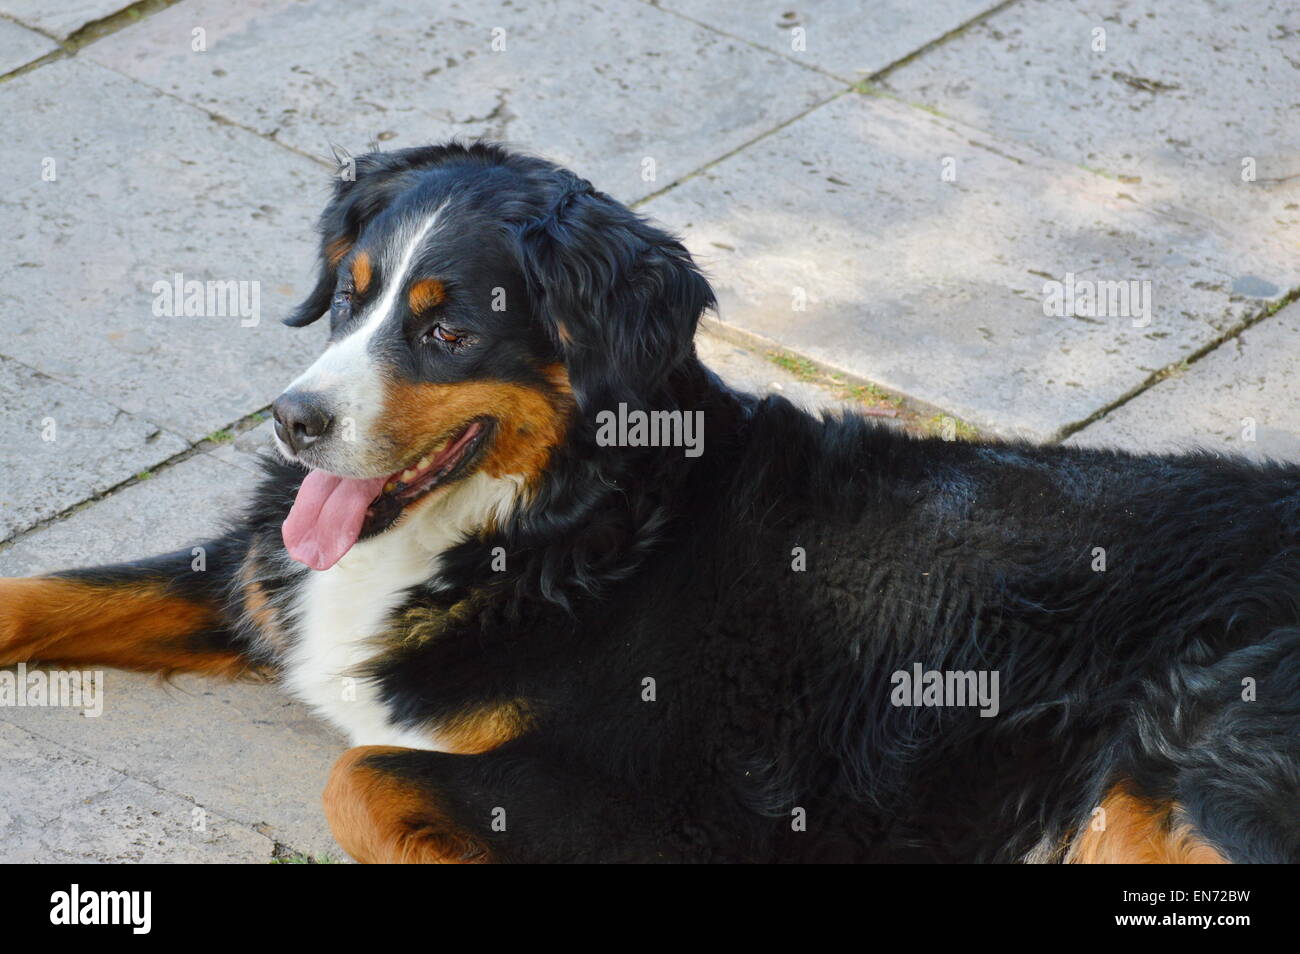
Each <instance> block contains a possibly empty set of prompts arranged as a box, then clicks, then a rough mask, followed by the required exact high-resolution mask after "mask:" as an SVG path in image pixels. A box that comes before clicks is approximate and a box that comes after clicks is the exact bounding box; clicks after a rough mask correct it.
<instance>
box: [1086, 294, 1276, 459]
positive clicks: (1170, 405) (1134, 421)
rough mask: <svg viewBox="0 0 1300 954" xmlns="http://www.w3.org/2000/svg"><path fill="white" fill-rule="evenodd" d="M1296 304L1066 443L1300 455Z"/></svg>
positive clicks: (1260, 455) (1258, 456)
mask: <svg viewBox="0 0 1300 954" xmlns="http://www.w3.org/2000/svg"><path fill="white" fill-rule="evenodd" d="M1297 343H1300V304H1296V305H1288V306H1287V307H1286V308H1284V309H1282V310H1281V311H1280V312H1278V313H1277V314H1276V315H1274V316H1273V317H1271V318H1268V319H1266V320H1265V321H1263V322H1261V323H1260V324H1258V325H1256V326H1255V327H1253V328H1249V329H1247V330H1246V331H1243V332H1242V333H1241V334H1240V335H1238V336H1237V337H1236V338H1234V339H1233V340H1232V341H1229V342H1226V343H1225V344H1223V345H1222V346H1221V347H1218V348H1215V349H1214V350H1213V351H1211V352H1210V353H1209V354H1207V355H1206V356H1205V357H1203V358H1201V359H1200V360H1199V361H1197V362H1195V363H1193V364H1192V365H1191V366H1190V367H1188V368H1187V369H1186V370H1180V371H1178V372H1175V373H1174V374H1173V375H1171V376H1170V377H1168V378H1166V379H1165V380H1163V381H1161V382H1160V383H1158V384H1156V385H1155V386H1154V387H1151V388H1149V389H1148V390H1146V391H1144V392H1143V393H1141V394H1139V395H1138V396H1137V397H1135V398H1134V399H1133V400H1131V401H1128V402H1127V403H1125V404H1123V405H1121V406H1120V407H1117V408H1115V409H1114V410H1112V411H1111V412H1110V413H1108V414H1106V415H1105V416H1104V417H1102V418H1100V419H1099V420H1097V422H1096V423H1094V424H1091V425H1089V426H1088V427H1085V428H1084V429H1083V430H1081V431H1079V432H1078V433H1077V434H1075V435H1073V436H1072V437H1071V438H1070V439H1069V440H1068V441H1066V443H1068V444H1075V445H1080V446H1092V447H1122V448H1124V449H1126V450H1131V451H1133V452H1135V453H1139V454H1150V453H1170V452H1176V451H1191V450H1213V451H1216V452H1218V453H1223V454H1245V455H1246V456H1248V457H1253V458H1256V459H1265V458H1267V459H1272V460H1289V461H1300V387H1298V386H1297V381H1300V347H1297Z"/></svg>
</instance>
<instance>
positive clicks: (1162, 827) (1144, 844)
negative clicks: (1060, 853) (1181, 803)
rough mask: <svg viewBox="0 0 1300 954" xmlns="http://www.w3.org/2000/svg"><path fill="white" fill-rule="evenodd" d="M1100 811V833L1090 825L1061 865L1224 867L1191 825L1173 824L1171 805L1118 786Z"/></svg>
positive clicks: (1223, 861) (1175, 816) (1174, 806)
mask: <svg viewBox="0 0 1300 954" xmlns="http://www.w3.org/2000/svg"><path fill="white" fill-rule="evenodd" d="M1101 808H1102V812H1101V814H1100V815H1099V816H1097V817H1098V818H1099V819H1100V820H1101V822H1102V823H1103V824H1104V825H1105V828H1104V830H1101V831H1097V830H1094V829H1093V828H1092V825H1091V823H1089V825H1088V827H1087V828H1086V829H1085V830H1084V831H1083V833H1082V834H1080V835H1079V837H1078V838H1077V839H1076V840H1075V842H1074V845H1073V846H1072V847H1071V848H1070V853H1069V856H1068V857H1067V859H1066V860H1067V861H1069V862H1071V863H1072V864H1090V865H1099V864H1100V865H1107V864H1109V865H1133V864H1137V865H1197V864H1220V865H1221V864H1227V861H1226V859H1224V857H1223V856H1222V855H1220V854H1219V853H1218V852H1217V851H1215V850H1214V848H1212V847H1211V846H1210V845H1208V844H1206V843H1205V842H1204V841H1203V840H1201V838H1200V837H1199V836H1198V835H1197V834H1196V832H1195V830H1193V828H1192V826H1191V825H1190V824H1188V823H1187V822H1185V821H1179V820H1177V819H1178V814H1179V810H1178V805H1177V804H1176V803H1174V802H1155V801H1150V800H1147V799H1142V798H1138V797H1136V796H1135V795H1132V794H1130V793H1129V792H1128V791H1127V789H1126V788H1125V787H1124V786H1123V785H1117V786H1115V787H1114V788H1112V789H1111V790H1110V792H1108V793H1107V795H1106V797H1105V798H1104V799H1102V803H1101Z"/></svg>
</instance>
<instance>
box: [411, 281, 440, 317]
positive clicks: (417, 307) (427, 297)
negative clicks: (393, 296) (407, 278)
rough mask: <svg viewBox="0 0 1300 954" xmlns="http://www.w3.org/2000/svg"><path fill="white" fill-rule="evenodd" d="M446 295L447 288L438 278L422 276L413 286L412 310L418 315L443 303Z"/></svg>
mask: <svg viewBox="0 0 1300 954" xmlns="http://www.w3.org/2000/svg"><path fill="white" fill-rule="evenodd" d="M446 297H447V290H446V289H445V288H443V287H442V282H440V281H438V279H436V278H422V279H420V281H418V282H416V283H415V284H414V285H412V286H411V293H410V296H409V300H410V304H411V311H412V312H413V313H414V314H417V315H418V314H419V313H420V312H422V311H424V310H425V309H427V308H432V307H433V306H434V305H441V304H442V302H443V300H444V299H445V298H446Z"/></svg>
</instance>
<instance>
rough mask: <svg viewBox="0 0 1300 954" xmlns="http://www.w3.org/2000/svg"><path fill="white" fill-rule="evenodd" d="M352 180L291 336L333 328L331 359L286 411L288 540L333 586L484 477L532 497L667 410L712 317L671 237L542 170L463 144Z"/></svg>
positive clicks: (571, 180) (311, 371)
mask: <svg viewBox="0 0 1300 954" xmlns="http://www.w3.org/2000/svg"><path fill="white" fill-rule="evenodd" d="M346 171H347V172H348V173H349V174H347V175H344V176H341V177H340V180H339V181H338V183H337V184H336V186H335V190H334V197H333V200H332V201H331V203H330V204H329V206H328V207H327V208H326V210H325V212H324V214H323V215H322V217H321V222H320V230H321V233H322V238H321V262H320V273H319V278H318V280H317V283H316V286H315V288H314V289H313V290H312V292H311V294H310V295H309V296H308V297H307V299H306V300H305V301H304V302H303V303H302V304H301V305H300V306H299V307H298V309H297V310H296V311H295V312H294V313H293V315H291V316H290V317H289V318H288V319H287V320H286V323H287V324H290V325H295V326H301V325H306V324H309V323H311V322H313V321H316V320H317V319H319V318H321V317H323V316H325V315H326V314H328V316H329V322H330V342H329V345H328V347H327V348H326V350H325V352H324V353H323V354H322V355H321V356H320V358H319V359H317V361H316V362H315V363H314V364H313V365H312V366H311V367H310V368H308V369H307V370H306V371H305V372H304V373H303V374H302V375H301V376H300V377H299V378H298V379H297V380H296V381H294V382H293V383H292V384H291V385H290V386H289V387H288V388H287V389H286V390H285V392H284V393H283V394H282V395H280V397H279V398H278V399H277V400H276V401H275V404H274V406H273V412H274V418H275V433H276V440H277V444H278V446H279V448H280V450H281V452H282V453H283V454H285V456H287V457H289V458H290V459H291V460H295V461H297V462H299V463H301V464H304V465H306V466H307V467H308V468H310V469H311V473H310V474H308V476H307V478H306V479H305V480H304V481H303V485H302V489H301V490H300V491H299V494H298V498H297V502H296V503H295V506H294V508H293V512H292V513H291V514H290V517H289V520H288V521H286V524H285V541H286V543H287V544H288V545H289V549H290V552H291V553H292V554H293V555H294V556H295V557H296V558H298V559H300V560H302V561H303V562H305V563H308V564H309V565H311V566H314V567H316V568H317V569H324V568H326V567H328V566H330V565H333V563H335V562H337V560H338V559H339V558H340V557H341V556H342V555H343V553H345V552H346V551H347V549H348V548H349V547H351V545H352V544H353V543H355V542H356V541H357V540H358V539H361V538H364V537H369V536H373V535H375V534H378V533H382V532H383V531H385V530H387V529H388V528H389V527H391V526H393V525H394V524H395V523H397V522H398V521H399V520H400V519H402V518H403V517H404V515H406V514H408V513H410V512H412V511H414V510H416V509H417V508H419V507H421V506H423V505H425V504H426V502H427V501H429V500H430V499H432V498H433V497H435V496H441V495H446V494H450V493H453V492H454V491H455V489H456V487H457V485H458V484H461V483H463V482H465V481H466V480H467V478H469V477H471V475H476V474H485V475H487V476H489V477H495V478H503V479H510V480H513V481H514V482H515V484H516V485H517V486H518V487H519V488H520V489H521V491H523V492H526V491H527V489H528V488H530V487H535V486H536V485H537V483H538V482H539V481H540V480H542V479H543V477H544V473H545V470H546V468H547V465H548V462H549V461H550V460H551V457H552V452H553V451H554V449H555V448H556V447H557V446H558V445H560V444H561V443H563V442H564V441H566V440H567V439H568V437H569V434H570V432H571V429H572V427H573V426H574V424H575V422H577V423H580V422H581V421H582V420H584V419H587V418H589V417H591V416H593V415H594V413H595V412H596V411H597V410H599V409H601V408H604V407H609V406H611V405H613V404H615V403H617V402H618V401H620V400H626V401H629V402H631V403H644V402H646V401H648V400H653V398H652V397H651V396H652V395H653V394H654V393H655V392H656V390H657V389H659V388H661V387H662V386H663V383H664V381H665V380H666V379H667V377H668V376H669V375H670V374H671V372H672V370H673V369H674V368H675V367H676V366H678V365H679V364H681V363H682V362H683V361H685V360H686V359H687V358H689V357H690V356H691V355H692V354H693V345H692V339H693V336H694V332H695V327H696V324H697V322H698V320H699V317H700V314H701V313H702V312H703V310H704V309H705V308H707V307H709V306H710V305H712V303H713V296H712V292H711V291H710V289H709V286H708V283H707V282H706V281H705V280H704V278H703V277H702V276H701V275H700V273H699V271H698V270H697V269H696V267H695V265H694V263H693V262H692V261H691V258H690V255H689V254H688V253H687V252H686V250H685V249H684V248H683V247H682V246H681V245H680V244H679V243H678V242H676V241H675V240H674V239H673V238H672V237H671V236H669V235H667V234H666V233H664V232H662V231H660V230H658V229H656V228H654V227H652V226H650V225H648V224H646V223H645V222H644V221H642V220H641V219H640V218H639V217H638V216H636V215H635V214H634V213H632V212H631V211H629V210H628V209H627V208H625V207H624V206H622V205H621V204H619V203H618V202H616V201H614V200H613V199H611V198H609V197H608V196H606V195H604V194H602V193H599V192H596V191H595V190H593V189H592V187H591V185H590V184H589V183H587V182H586V181H585V180H583V179H580V178H578V177H577V176H574V175H573V174H572V173H570V172H567V171H566V170H564V169H561V168H559V167H557V166H555V165H552V164H551V163H548V162H544V161H542V160H540V159H536V158H532V157H528V156H521V155H515V154H512V153H508V152H506V151H505V150H503V149H501V148H499V147H496V146H490V145H482V144H478V145H471V146H461V145H456V144H452V145H447V146H436V147H427V148H418V149H408V150H402V151H398V152H392V153H373V154H370V155H366V156H361V157H359V158H358V159H356V160H355V165H354V166H353V165H352V164H351V163H349V166H348V167H347V170H346ZM353 172H354V173H355V174H351V173H353Z"/></svg>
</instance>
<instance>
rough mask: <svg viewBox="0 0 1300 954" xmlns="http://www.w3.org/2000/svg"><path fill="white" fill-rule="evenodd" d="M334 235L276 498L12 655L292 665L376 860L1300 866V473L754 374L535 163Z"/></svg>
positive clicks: (364, 213)
mask: <svg viewBox="0 0 1300 954" xmlns="http://www.w3.org/2000/svg"><path fill="white" fill-rule="evenodd" d="M320 232H321V250H320V265H319V277H318V280H317V281H316V283H315V287H314V288H313V289H312V291H311V292H310V294H309V295H308V296H307V298H306V300H305V301H304V302H303V303H302V304H301V305H300V306H299V307H298V308H297V309H296V310H295V311H294V312H293V313H292V315H291V316H290V317H289V318H287V319H286V321H287V323H288V324H289V325H293V326H303V325H307V324H310V323H312V322H315V321H317V320H319V319H322V318H324V317H325V316H328V321H329V325H330V342H329V344H328V346H327V347H326V349H325V351H324V352H323V354H322V355H321V356H320V357H319V359H318V360H317V361H316V362H315V363H314V364H312V365H311V366H310V367H309V368H308V369H307V370H306V371H304V372H303V373H302V375H301V376H300V377H299V378H298V379H297V380H295V381H294V382H293V383H292V384H290V386H289V387H288V388H287V389H286V390H285V391H284V393H283V394H281V395H280V396H279V398H277V399H276V401H275V402H274V405H273V406H272V411H273V418H274V425H273V426H274V431H275V440H276V444H277V447H278V449H279V452H280V454H279V455H278V456H276V457H274V458H271V457H268V459H267V462H266V464H265V467H266V473H265V477H264V479H263V480H262V481H261V483H260V485H259V487H258V489H257V491H256V494H255V496H254V498H253V499H252V500H251V501H250V502H249V506H248V508H247V512H246V513H244V514H242V515H241V516H240V517H239V518H238V520H237V521H236V523H235V524H234V529H232V530H231V531H230V532H228V533H226V534H225V535H223V536H221V537H219V538H217V539H213V540H209V541H206V542H204V543H203V544H202V546H203V552H204V553H205V555H206V561H205V565H204V566H202V567H200V568H197V569H196V565H195V561H194V558H193V556H192V553H193V551H192V549H191V548H187V549H185V550H182V551H180V552H178V553H173V554H170V555H164V556H159V557H155V558H152V559H145V560H141V561H138V562H133V563H125V564H121V565H116V566H108V567H101V568H94V569H81V570H72V571H68V572H63V573H58V574H54V575H51V576H45V577H40V578H30V579H14V580H5V581H3V583H0V663H3V664H6V665H9V664H15V663H18V662H25V661H33V660H38V661H43V662H47V663H52V664H72V665H83V664H97V665H105V666H116V667H122V668H126V669H133V670H145V671H156V672H162V673H174V672H193V673H203V674H208V675H212V676H221V677H228V678H229V677H238V676H241V675H249V674H258V673H261V674H268V675H269V676H270V677H272V678H274V679H275V680H277V681H278V682H279V684H280V685H282V686H283V687H284V688H285V689H287V690H288V691H289V692H290V693H292V694H293V695H294V696H296V697H297V698H298V699H300V700H302V701H303V702H305V703H306V704H308V705H309V706H311V707H312V708H313V709H314V710H316V711H317V712H318V713H319V714H320V715H322V716H323V717H324V718H326V719H328V720H329V721H330V722H331V723H333V724H334V725H335V726H337V727H338V728H339V729H340V730H342V731H343V732H344V733H346V734H347V735H348V737H349V738H350V740H351V742H352V745H353V747H352V748H350V749H349V750H348V751H347V752H346V753H345V754H344V755H343V756H342V757H341V758H340V759H339V760H338V762H337V764H336V765H335V767H334V769H333V771H332V773H331V776H330V779H329V781H328V784H327V786H326V789H325V792H324V808H325V812H326V814H327V817H328V820H329V822H330V825H331V827H332V830H333V832H334V834H335V837H336V838H337V840H338V842H339V844H340V845H342V846H343V848H344V849H345V850H346V851H347V852H348V853H349V854H350V855H352V856H353V857H354V858H356V859H357V860H360V861H367V862H393V861H401V862H481V861H494V862H650V861H678V862H682V861H691V862H721V861H729V862H777V861H781V862H787V861H788V862H793V861H857V862H1020V861H1026V862H1214V863H1219V862H1270V861H1291V862H1294V861H1300V467H1297V466H1294V465H1289V464H1282V463H1251V462H1248V461H1246V460H1244V459H1238V458H1233V457H1226V456H1219V455H1215V454H1211V453H1192V454H1187V455H1181V456H1142V455H1132V454H1128V453H1123V452H1118V451H1099V450H1085V449H1074V448H1065V447H1059V446H1042V447H1040V446H1031V445H1029V444H1026V443H1014V442H1012V443H994V442H966V441H955V442H954V441H944V440H941V439H938V438H918V437H915V436H910V435H907V434H904V433H901V432H899V431H897V430H894V429H891V428H888V427H885V426H881V425H879V424H877V423H872V422H869V421H868V420H866V419H865V418H862V417H859V416H855V415H852V414H832V415H823V416H820V417H819V416H813V415H811V414H809V413H807V412H805V411H803V410H800V409H797V408H795V407H794V406H793V405H791V404H790V403H789V402H788V401H786V400H784V399H783V398H781V397H779V396H769V397H763V398H760V397H756V396H752V395H748V394H742V393H738V392H736V391H733V390H732V389H730V388H729V387H727V386H726V385H725V384H724V383H723V382H722V381H721V380H720V379H719V378H718V377H717V376H716V375H714V374H713V373H712V372H711V371H709V370H708V369H707V368H706V367H705V366H704V365H703V364H702V363H701V362H700V361H699V360H698V358H697V356H696V354H695V350H694V344H693V339H694V334H695V331H696V327H697V323H698V322H699V320H700V318H701V316H702V314H703V313H705V312H706V311H708V310H709V309H711V308H713V307H714V306H715V301H714V295H713V292H712V290H711V287H710V285H709V282H708V281H707V280H706V278H705V277H704V275H703V274H702V273H701V271H700V269H699V268H698V267H697V266H696V264H695V263H694V262H693V260H692V258H691V256H690V254H689V253H688V252H687V250H686V249H685V248H684V247H683V246H682V244H681V243H680V242H679V241H678V240H676V239H675V238H674V237H672V236H671V235H669V234H667V233H666V232H664V231H662V230H661V229H659V228H658V227H656V226H654V225H652V224H650V223H649V222H647V221H646V220H644V219H643V218H641V217H639V216H638V215H636V214H635V213H633V212H632V211H630V210H629V209H627V208H626V207H624V206H623V205H621V204H619V203H618V202H617V201H615V200H614V199H612V198H610V197H609V196H608V195H605V194H603V193H601V192H599V191H597V190H596V189H594V188H593V186H592V185H591V184H590V183H588V182H587V181H585V180H583V179H581V178H579V177H578V176H576V175H575V174H573V173H571V172H569V171H566V170H564V169H562V168H560V167H558V166H556V165H553V164H551V163H549V162H547V161H544V160H542V159H539V158H535V157H531V156H528V155H524V154H521V153H517V152H513V151H509V150H506V149H505V148H503V147H500V146H498V145H495V144H489V143H472V144H459V143H451V144H447V145H438V146H429V147H420V148H414V149H407V150H401V151H395V152H389V153H374V154H370V155H365V156H361V157H359V158H358V159H357V160H356V165H355V175H354V176H349V177H348V178H347V179H340V180H339V181H337V182H336V183H335V185H334V193H333V196H332V199H331V201H330V202H329V204H328V207H327V208H326V209H325V211H324V213H323V214H322V217H321V220H320ZM615 413H617V414H618V415H619V420H620V421H623V422H626V421H635V419H636V415H638V414H640V415H643V417H642V418H641V420H642V421H644V420H646V419H649V420H652V421H657V422H658V424H659V425H661V427H660V428H659V431H660V432H661V433H663V434H666V435H667V437H668V438H670V439H669V440H665V441H654V440H648V439H644V435H643V434H634V433H632V431H633V430H635V427H623V426H622V425H620V427H619V428H613V429H612V428H609V427H608V426H607V425H608V422H609V415H611V414H615ZM687 415H689V416H690V420H691V421H695V422H697V423H698V426H699V428H700V430H699V434H700V436H701V438H702V442H701V444H700V446H699V447H698V448H697V453H694V454H692V453H689V452H687V449H686V448H683V447H682V446H678V445H680V443H681V441H680V440H678V441H676V442H675V443H674V441H673V440H672V439H671V438H673V437H674V435H676V436H678V437H680V434H679V433H678V431H677V430H676V429H675V427H676V425H677V424H681V423H682V421H683V419H684V416H687ZM669 422H673V423H674V427H668V426H667V425H668V423H669ZM642 430H644V428H642ZM611 432H615V433H613V436H611ZM624 432H626V433H624Z"/></svg>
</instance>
